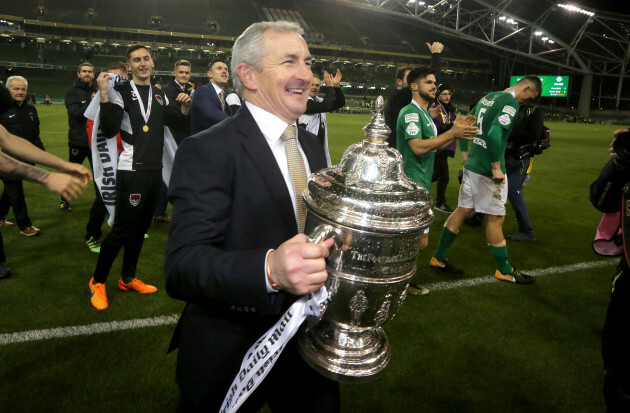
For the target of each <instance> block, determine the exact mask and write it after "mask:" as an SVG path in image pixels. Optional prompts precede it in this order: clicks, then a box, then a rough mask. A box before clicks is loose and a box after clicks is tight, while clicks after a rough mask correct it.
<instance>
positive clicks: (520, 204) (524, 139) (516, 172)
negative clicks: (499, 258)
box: [505, 106, 544, 241]
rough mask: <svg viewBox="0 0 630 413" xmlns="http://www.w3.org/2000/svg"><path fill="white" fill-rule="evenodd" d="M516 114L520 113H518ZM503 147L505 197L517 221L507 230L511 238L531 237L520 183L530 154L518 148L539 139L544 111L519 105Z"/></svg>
mask: <svg viewBox="0 0 630 413" xmlns="http://www.w3.org/2000/svg"><path fill="white" fill-rule="evenodd" d="M519 115H520V116H519ZM517 116H518V118H517V120H516V122H515V125H514V129H512V133H511V134H510V137H509V138H508V146H507V148H506V151H505V170H506V173H507V179H508V200H509V201H510V204H511V205H512V208H513V209H514V214H515V215H516V220H517V221H518V232H516V233H514V234H510V235H508V236H507V239H509V240H512V241H535V240H536V232H535V231H534V228H533V226H532V223H531V221H530V219H529V213H528V211H527V204H525V199H524V198H523V185H524V183H525V180H526V179H527V176H528V170H529V168H530V165H531V163H532V162H533V158H534V154H532V153H531V152H529V151H527V150H524V149H522V148H527V147H529V144H531V143H532V142H533V141H535V140H536V139H539V137H540V134H541V132H542V127H543V122H544V111H543V110H542V109H541V108H539V107H537V106H533V107H521V110H520V111H519V113H518V115H517Z"/></svg>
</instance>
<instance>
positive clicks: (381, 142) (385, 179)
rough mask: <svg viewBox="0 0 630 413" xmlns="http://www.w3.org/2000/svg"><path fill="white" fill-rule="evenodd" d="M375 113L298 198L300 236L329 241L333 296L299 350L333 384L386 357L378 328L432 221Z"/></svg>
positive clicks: (367, 371)
mask: <svg viewBox="0 0 630 413" xmlns="http://www.w3.org/2000/svg"><path fill="white" fill-rule="evenodd" d="M382 112H383V98H382V97H381V96H379V97H378V99H377V100H376V114H375V115H374V117H373V118H372V121H371V122H370V123H369V124H368V125H366V126H365V127H364V128H363V131H364V133H365V137H366V139H364V140H363V142H361V143H357V144H354V145H352V146H350V147H349V148H348V149H347V150H346V152H345V154H344V155H343V158H342V159H341V161H340V162H339V164H338V165H337V166H335V167H332V168H327V169H323V170H321V171H319V172H317V173H315V174H312V175H311V176H310V177H309V180H308V187H307V189H306V190H305V191H304V194H303V199H304V202H305V203H306V205H307V207H308V214H307V217H306V225H305V232H306V233H307V234H310V236H309V237H310V239H311V240H312V241H313V242H318V241H319V240H321V239H323V238H334V239H335V246H334V247H333V248H332V249H331V252H330V255H329V257H328V258H327V260H326V264H327V270H328V280H327V282H326V287H327V289H328V291H329V293H330V295H331V298H330V300H329V302H328V305H327V308H326V309H325V311H324V313H323V316H322V317H321V320H319V322H317V320H315V322H313V320H310V322H308V323H305V325H304V326H303V328H302V330H301V331H300V333H299V336H298V346H299V350H300V352H301V354H302V356H303V357H304V359H305V360H306V361H307V362H308V363H309V364H310V365H311V366H312V367H313V368H314V369H315V370H317V371H319V372H321V373H322V374H324V375H325V376H327V377H330V378H333V379H335V380H339V381H346V382H358V381H364V380H367V379H371V378H374V377H376V375H377V374H378V373H379V372H381V371H382V370H383V369H384V368H385V366H387V363H388V362H389V358H390V355H391V351H390V348H389V344H388V341H387V336H386V335H385V332H384V331H383V328H382V327H381V326H382V325H383V324H385V323H386V322H387V321H389V320H391V319H392V318H394V316H395V315H396V313H397V312H398V310H399V309H400V306H401V305H402V303H403V301H404V300H405V297H406V295H407V288H408V286H409V281H410V279H411V278H412V277H413V275H414V274H415V272H416V258H417V256H418V251H419V248H420V241H421V240H422V235H423V230H424V229H425V228H426V227H428V226H429V225H430V224H431V222H432V221H433V212H432V211H431V196H430V195H429V192H428V191H427V190H426V189H425V188H423V187H422V186H421V185H419V184H418V183H416V182H414V181H412V180H411V179H409V178H408V177H407V176H406V175H405V173H404V172H403V161H402V157H401V155H400V153H399V152H398V151H397V150H395V149H391V148H389V146H388V145H387V142H386V138H387V136H388V135H389V131H390V130H389V128H388V127H387V125H386V124H385V120H384V118H383V115H382Z"/></svg>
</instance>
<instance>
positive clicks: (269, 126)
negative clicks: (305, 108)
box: [245, 101, 297, 146]
mask: <svg viewBox="0 0 630 413" xmlns="http://www.w3.org/2000/svg"><path fill="white" fill-rule="evenodd" d="M245 105H247V109H249V111H250V113H251V114H252V116H253V117H254V121H255V122H256V124H257V125H258V127H259V128H260V130H261V132H262V133H263V135H264V136H265V139H266V140H267V143H269V146H273V145H275V144H276V143H277V142H278V140H279V139H280V137H281V136H282V133H283V132H284V130H285V129H286V128H287V126H289V125H288V124H287V123H286V122H285V121H283V120H282V119H280V118H279V117H277V116H276V115H274V114H273V113H271V112H267V111H266V110H264V109H262V108H259V107H258V106H256V105H254V104H253V103H250V102H248V101H245ZM292 125H293V126H294V127H296V124H295V122H293V123H292ZM295 132H296V134H295V136H297V128H296V131H295Z"/></svg>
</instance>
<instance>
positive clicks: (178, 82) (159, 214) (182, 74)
mask: <svg viewBox="0 0 630 413" xmlns="http://www.w3.org/2000/svg"><path fill="white" fill-rule="evenodd" d="M191 68H192V66H191V65H190V62H189V61H188V60H183V59H182V60H178V61H177V62H175V67H174V69H173V79H171V81H170V82H168V83H167V84H166V85H164V87H163V90H164V94H165V95H166V97H167V98H168V100H169V101H172V102H175V104H176V105H177V106H181V103H180V102H178V101H177V100H176V99H177V96H178V95H179V94H180V93H185V94H187V95H188V96H190V94H191V93H192V91H193V90H195V86H194V85H193V84H192V83H190V74H191V71H192V69H191ZM169 129H170V130H171V133H172V134H173V138H174V139H175V142H176V143H177V145H178V146H179V144H180V143H182V141H183V140H184V138H187V137H188V136H190V135H191V133H190V114H188V115H186V116H183V119H182V122H180V124H179V125H178V126H176V127H170V128H169ZM167 207H168V200H167V198H166V185H165V184H164V182H162V187H161V188H160V195H159V197H158V202H157V205H156V206H155V212H154V213H153V221H155V222H163V223H168V222H171V217H169V216H168V215H167V214H166V208H167Z"/></svg>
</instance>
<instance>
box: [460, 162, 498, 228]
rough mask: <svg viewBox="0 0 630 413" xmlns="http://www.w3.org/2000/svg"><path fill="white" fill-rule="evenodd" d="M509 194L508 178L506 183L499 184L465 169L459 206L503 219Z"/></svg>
mask: <svg viewBox="0 0 630 413" xmlns="http://www.w3.org/2000/svg"><path fill="white" fill-rule="evenodd" d="M507 193H508V185H507V176H506V177H505V182H504V183H499V182H496V181H494V180H492V179H491V178H488V177H487V176H484V175H479V174H476V173H474V172H472V171H469V170H468V169H466V168H464V177H463V178H462V185H461V186H460V187H459V199H458V200H457V205H458V206H460V207H462V208H467V209H474V210H475V211H476V212H483V213H484V214H489V215H496V216H501V217H502V216H505V203H506V202H507Z"/></svg>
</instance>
